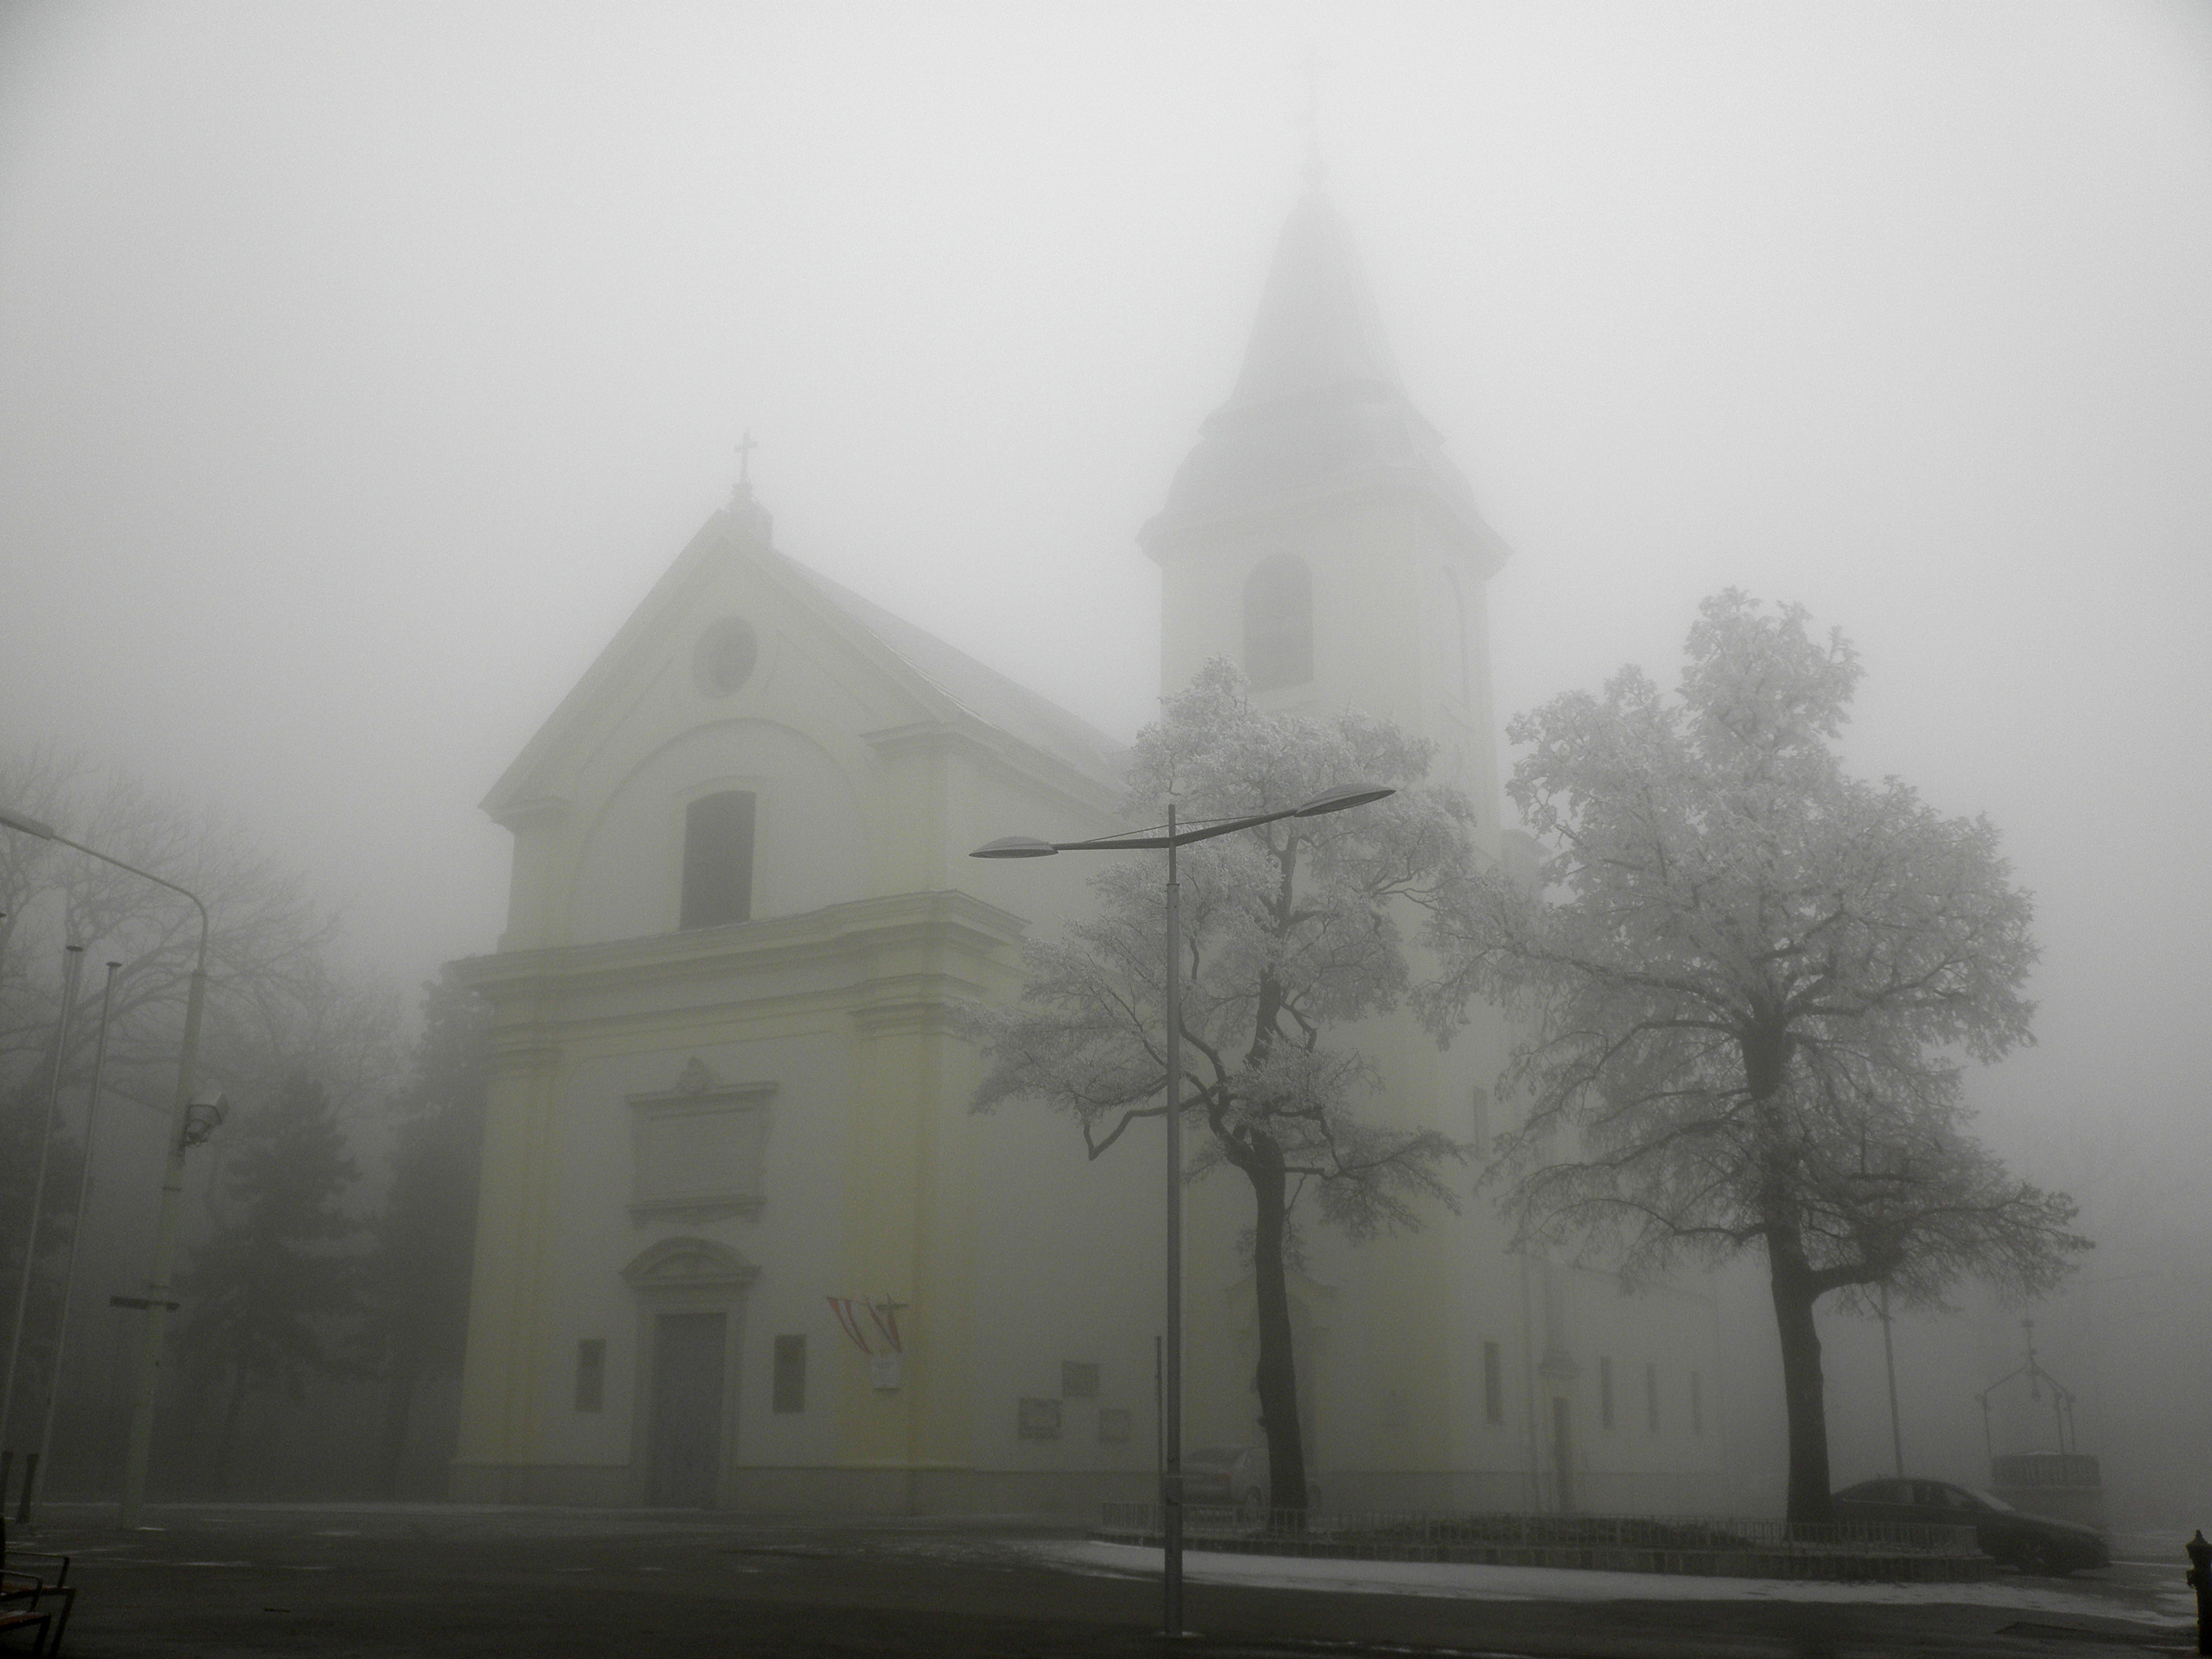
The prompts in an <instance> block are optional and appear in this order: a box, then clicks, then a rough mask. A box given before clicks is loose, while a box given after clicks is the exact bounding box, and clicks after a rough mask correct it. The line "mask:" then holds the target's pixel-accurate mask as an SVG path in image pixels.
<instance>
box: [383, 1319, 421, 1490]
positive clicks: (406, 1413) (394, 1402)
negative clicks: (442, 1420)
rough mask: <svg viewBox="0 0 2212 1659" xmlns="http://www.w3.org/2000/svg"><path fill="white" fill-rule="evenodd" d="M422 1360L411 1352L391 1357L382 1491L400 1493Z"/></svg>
mask: <svg viewBox="0 0 2212 1659" xmlns="http://www.w3.org/2000/svg"><path fill="white" fill-rule="evenodd" d="M421 1374H422V1360H421V1358H420V1357H419V1356H417V1355H416V1354H415V1353H414V1352H401V1353H398V1354H395V1355H394V1356H393V1357H392V1370H390V1371H389V1372H388V1373H387V1374H386V1376H385V1379H384V1493H385V1496H386V1497H387V1498H397V1497H398V1496H399V1482H400V1480H401V1477H402V1474H403V1473H404V1468H405V1466H406V1462H407V1419H408V1418H409V1417H410V1415H411V1414H412V1411H413V1407H414V1404H415V1380H416V1377H417V1376H420V1375H421Z"/></svg>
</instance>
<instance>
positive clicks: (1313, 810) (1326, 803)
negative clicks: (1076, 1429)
mask: <svg viewBox="0 0 2212 1659" xmlns="http://www.w3.org/2000/svg"><path fill="white" fill-rule="evenodd" d="M1395 793H1397V792H1396V791H1395V789H1383V788H1375V787H1360V786H1352V787H1346V788H1341V789H1330V790H1327V791H1324V792H1323V793H1321V794H1318V795H1316V796H1315V797H1314V798H1313V799H1311V800H1310V801H1307V802H1305V803H1304V804H1303V805H1297V806H1286V807H1284V808H1283V809H1282V810H1281V811H1274V812H1254V813H1250V814H1249V815H1247V816H1244V817H1230V818H1208V819H1205V820H1202V821H1201V822H1200V823H1194V824H1192V825H1190V826H1188V828H1185V827H1182V826H1180V825H1178V824H1177V823H1176V809H1175V805H1174V803H1173V802H1170V803H1169V805H1168V821H1167V823H1165V824H1164V825H1157V826H1154V827H1153V828H1152V829H1133V830H1131V831H1129V832H1128V833H1127V834H1126V835H1120V836H1097V837H1095V838H1094V839H1092V840H1090V841H1038V840H1036V839H1034V838H1033V837H1031V836H1003V837H1001V838H1000V840H997V841H994V842H990V843H988V844H987V845H986V846H982V847H979V848H976V849H975V851H974V852H973V853H970V854H969V857H970V858H978V859H1041V858H1050V857H1051V856H1052V855H1053V854H1055V853H1133V852H1143V851H1146V850H1149V849H1152V848H1164V849H1165V850H1166V852H1167V855H1168V884H1167V913H1168V915H1167V984H1166V996H1165V1001H1166V1004H1167V1007H1166V1017H1167V1028H1168V1029H1167V1101H1166V1107H1165V1109H1166V1114H1167V1199H1168V1225H1167V1252H1168V1261H1167V1290H1168V1297H1167V1300H1168V1305H1167V1324H1166V1341H1165V1344H1164V1347H1165V1349H1166V1353H1165V1361H1166V1370H1167V1377H1166V1383H1165V1386H1164V1389H1162V1393H1163V1395H1164V1396H1165V1397H1164V1400H1163V1401H1162V1409H1161V1413H1160V1415H1161V1417H1162V1419H1163V1421H1162V1423H1161V1425H1160V1426H1161V1434H1160V1438H1161V1441H1162V1447H1163V1449H1162V1455H1161V1462H1162V1463H1163V1464H1164V1469H1163V1472H1162V1477H1161V1481H1160V1487H1161V1490H1160V1534H1161V1537H1160V1543H1161V1546H1162V1549H1161V1558H1162V1559H1161V1569H1162V1570H1161V1574H1160V1598H1161V1626H1162V1629H1163V1633H1164V1634H1165V1635H1167V1636H1170V1637H1180V1636H1181V1635H1182V963H1181V954H1180V951H1179V950H1178V947H1177V943H1176V941H1177V940H1178V939H1180V938H1181V937H1182V916H1181V914H1180V908H1181V887H1180V884H1178V882H1177V881H1176V848H1182V847H1188V846H1189V845H1190V844H1191V842H1198V841H1212V839H1213V838H1214V837H1215V836H1228V835H1234V834H1235V833H1236V832H1237V830H1239V829H1257V828H1258V827H1259V826H1260V825H1261V824H1263V823H1280V822H1281V821H1282V820H1283V819H1285V818H1317V817H1322V815H1324V814H1326V813H1329V812H1341V811H1345V810H1346V808H1347V807H1352V806H1364V805H1367V804H1368V803H1370V801H1378V800H1381V799H1383V797H1384V796H1386V795H1392V794H1395Z"/></svg>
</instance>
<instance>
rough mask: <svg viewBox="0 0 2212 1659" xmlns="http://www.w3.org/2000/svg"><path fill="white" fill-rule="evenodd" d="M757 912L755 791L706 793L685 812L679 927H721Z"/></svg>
mask: <svg viewBox="0 0 2212 1659" xmlns="http://www.w3.org/2000/svg"><path fill="white" fill-rule="evenodd" d="M752 914H753V795H752V792H751V791H750V790H749V789H732V790H726V791H725V792H724V793H721V794H719V795H702V796H701V797H700V798H699V799H697V800H695V801H693V802H692V803H691V805H690V806H688V807H686V808H685V809H684V907H683V916H682V921H681V924H680V925H681V926H683V927H720V926H721V924H722V923H724V922H726V921H750V920H751V919H752Z"/></svg>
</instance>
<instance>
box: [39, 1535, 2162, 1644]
mask: <svg viewBox="0 0 2212 1659" xmlns="http://www.w3.org/2000/svg"><path fill="white" fill-rule="evenodd" d="M155 1519H157V1520H158V1521H160V1522H161V1530H157V1531H143V1532H139V1533H137V1534H124V1533H120V1532H118V1531H115V1530H114V1529H112V1528H104V1527H102V1526H101V1525H100V1524H99V1523H98V1522H99V1517H98V1516H97V1515H96V1514H95V1513H94V1512H91V1511H82V1512H72V1511H70V1510H66V1509H58V1510H56V1511H55V1512H54V1514H53V1515H52V1516H50V1517H49V1518H48V1520H47V1524H46V1528H45V1533H44V1536H43V1537H42V1538H40V1539H39V1540H36V1541H34V1540H32V1539H28V1538H23V1537H21V1536H20V1535H14V1534H12V1529H11V1535H14V1536H15V1541H16V1542H18V1543H19V1544H21V1546H23V1547H46V1548H57V1549H64V1550H67V1551H70V1553H73V1554H74V1555H75V1557H76V1568H75V1571H74V1573H73V1577H74V1578H75V1581H76V1583H78V1584H79V1585H80V1586H81V1587H82V1593H81V1595H80V1597H79V1601H78V1604H77V1609H76V1616H75V1618H74V1620H72V1622H71V1624H70V1630H69V1639H68V1644H67V1648H66V1652H67V1653H68V1654H70V1655H73V1656H76V1659H184V1656H194V1659H232V1656H246V1655H255V1656H265V1655H295V1654H296V1655H313V1656H333V1659H338V1656H343V1659H398V1656H407V1659H414V1656H438V1659H444V1656H456V1659H458V1656H471V1659H476V1656H494V1655H498V1656H512V1655H526V1656H532V1659H538V1656H546V1659H557V1656H569V1655H576V1656H583V1655H593V1656H598V1655H625V1656H629V1655H636V1656H645V1659H659V1656H670V1659H674V1656H683V1659H720V1656H745V1659H751V1656H776V1659H781V1656H787V1655H788V1656H817V1655H818V1656H829V1655H914V1656H975V1659H1017V1656H1022V1659H1031V1656H1033V1659H1048V1656H1060V1655H1067V1656H1082V1659H1091V1656H1097V1659H1109V1656H1113V1659H1119V1656H1128V1655H1156V1654H1158V1652H1160V1650H1161V1649H1162V1645H1163V1644H1161V1642H1160V1640H1159V1638H1158V1635H1157V1632H1158V1625H1159V1592H1158V1583H1157V1581H1156V1580H1153V1579H1151V1578H1149V1577H1113V1576H1104V1575H1099V1574H1095V1573H1078V1572H1072V1571H1066V1570H1064V1569H1061V1568H1058V1567H1055V1566H1054V1565H1050V1564H1049V1563H1048V1562H1045V1561H1042V1560H1040V1559H1038V1558H1037V1555H1036V1553H1035V1551H1034V1549H1033V1548H1032V1547H1030V1546H1032V1545H1033V1544H1034V1543H1035V1542H1036V1541H1039V1540H1042V1539H1045V1538H1049V1537H1069V1536H1073V1535H1074V1534H1073V1533H1072V1531H1071V1530H1069V1529H1066V1528H1058V1529H1053V1528H1041V1527H1038V1526H1036V1525H1035V1524H1034V1523H1024V1522H1019V1521H1008V1520H1000V1521H996V1522H935V1521H927V1522H925V1521H902V1522H881V1521H878V1522H868V1521H859V1520H853V1521H844V1520H840V1521H825V1520H823V1519H819V1518H781V1519H776V1518H757V1517H744V1516H694V1517H688V1518H676V1517H671V1516H667V1515H665V1514H658V1515H635V1514H630V1515H584V1516H580V1515H578V1514H576V1513H575V1512H573V1511H571V1512H558V1511H544V1510H465V1509H460V1508H453V1507H437V1506H420V1507H410V1508H403V1507H392V1508H377V1509H349V1510H336V1509H296V1510H284V1509H275V1508H268V1507H259V1506H256V1507H246V1506H240V1507H237V1508H231V1509H222V1510H212V1509H210V1510H166V1511H159V1512H156V1514H155ZM2175 1572H2178V1569H2176V1570H2175ZM2175 1572H2169V1571H2166V1570H2164V1569H2160V1568H2153V1567H2142V1568H2130V1567H2116V1568H2113V1569H2111V1570H2109V1571H2107V1572H2106V1573H2105V1574H2101V1575H2096V1576H2093V1577H2077V1578H2075V1579H2074V1580H2069V1584H2070V1585H2073V1586H2076V1587H2078V1588H2081V1589H2092V1588H2094V1589H2096V1590H2097V1592H2098V1593H2099V1594H2100V1597H2101V1599H2103V1600H2105V1601H2108V1602H2109V1604H2110V1608H2111V1616H2110V1617H2109V1618H2106V1617H2096V1616H2076V1615H2067V1616H2063V1617H2062V1616H2054V1615H2052V1614H2051V1613H2047V1612H2042V1613H2039V1612H2034V1611H2032V1610H2027V1609H2023V1608H2020V1607H1990V1606H1973V1605H1948V1604H1941V1605H1930V1604H1921V1605H1914V1606H1901V1607H1900V1606H1886V1605H1878V1604H1869V1603H1860V1602H1845V1603H1817V1602H1759V1601H1663V1600H1654V1601H1543V1600H1529V1601H1466V1600H1449V1599H1443V1598H1438V1597H1430V1596H1412V1595H1364V1594H1348V1593H1343V1592H1335V1591H1319V1590H1299V1589H1239V1588H1235V1587H1231V1586H1225V1585H1212V1584H1206V1583H1194V1584H1192V1585H1191V1586H1190V1589H1189V1594H1188V1614H1187V1621H1188V1624H1189V1625H1190V1626H1191V1627H1192V1628H1193V1629H1194V1630H1195V1631H1197V1632H1200V1635H1199V1636H1198V1637H1197V1638H1195V1639H1194V1640H1192V1641H1190V1642H1188V1643H1185V1644H1181V1645H1180V1646H1179V1647H1178V1649H1177V1651H1182V1652H1190V1653H1194V1654H1203V1655H1207V1656H1223V1659H1231V1656H1240V1659H1241V1656H1251V1659H1261V1656H1265V1659H1277V1656H1280V1659H1293V1656H1295V1659H1362V1656H1368V1655H1375V1656H1381V1655H1386V1654H1387V1655H1392V1656H1419V1655H1436V1656H1475V1655H1493V1656H1504V1655H1514V1654H1528V1655H1544V1656H1580V1659H1859V1656H1920V1655H1928V1656H1937V1655H1942V1656H1952V1655H1964V1654H1973V1655H1979V1656H1991V1659H2015V1656H2020V1659H2027V1656H2035V1659H2050V1656H2055V1655H2070V1656H2076V1659H2095V1656H2100V1655H2115V1654H2132V1655H2144V1654H2152V1653H2161V1652H2164V1653H2172V1652H2179V1651H2185V1650H2192V1649H2193V1646H2194V1644H2193V1642H2185V1641H2184V1639H2183V1638H2182V1637H2181V1635H2180V1633H2179V1632H2176V1631H2175V1630H2173V1629H2172V1627H2171V1626H2167V1627H2166V1628H2162V1629H2161V1628H2159V1627H2157V1626H2150V1625H2147V1624H2144V1623H2142V1622H2138V1620H2140V1619H2141V1617H2142V1614H2143V1613H2144V1611H2145V1610H2146V1608H2147V1607H2149V1606H2150V1599H2149V1597H2150V1593H2151V1586H2152V1583H2153V1579H2154V1578H2155V1580H2156V1582H2157V1583H2159V1584H2160V1585H2164V1584H2165V1583H2166V1580H2168V1579H2172V1578H2173V1577H2175ZM2166 1606H2167V1608H2168V1610H2169V1611H2170V1610H2171V1607H2172V1597H2171V1595H2170V1594H2168V1595H2166ZM2130 1615H2133V1617H2131V1616H2130ZM8 1651H9V1647H8V1645H7V1644H6V1643H5V1642H4V1641H0V1654H4V1653H6V1652H8Z"/></svg>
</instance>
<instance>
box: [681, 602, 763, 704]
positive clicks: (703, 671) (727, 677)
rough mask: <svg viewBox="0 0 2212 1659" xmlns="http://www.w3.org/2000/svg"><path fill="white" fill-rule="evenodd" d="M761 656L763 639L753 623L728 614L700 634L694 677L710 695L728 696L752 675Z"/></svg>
mask: <svg viewBox="0 0 2212 1659" xmlns="http://www.w3.org/2000/svg"><path fill="white" fill-rule="evenodd" d="M759 660H760V641H759V640H758V638H757V637H756V636H755V635H754V633H753V629H752V624H751V623H749V622H746V621H744V619H743V618H742V617H723V618H722V620H721V621H720V622H718V623H715V624H714V626H713V627H711V628H709V629H708V630H707V631H706V632H705V633H703V634H702V635H700V636H699V643H698V644H697V645H696V646H695V647H692V652H691V678H692V679H693V681H694V682H695V683H696V684H697V685H698V687H699V690H700V691H701V692H702V694H703V695H705V696H709V697H726V696H729V695H730V694H731V693H732V692H734V691H736V690H738V688H739V687H740V686H742V685H743V684H744V683H745V682H746V681H747V680H749V679H750V678H752V672H753V665H754V664H755V663H757V662H758V661H759Z"/></svg>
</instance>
